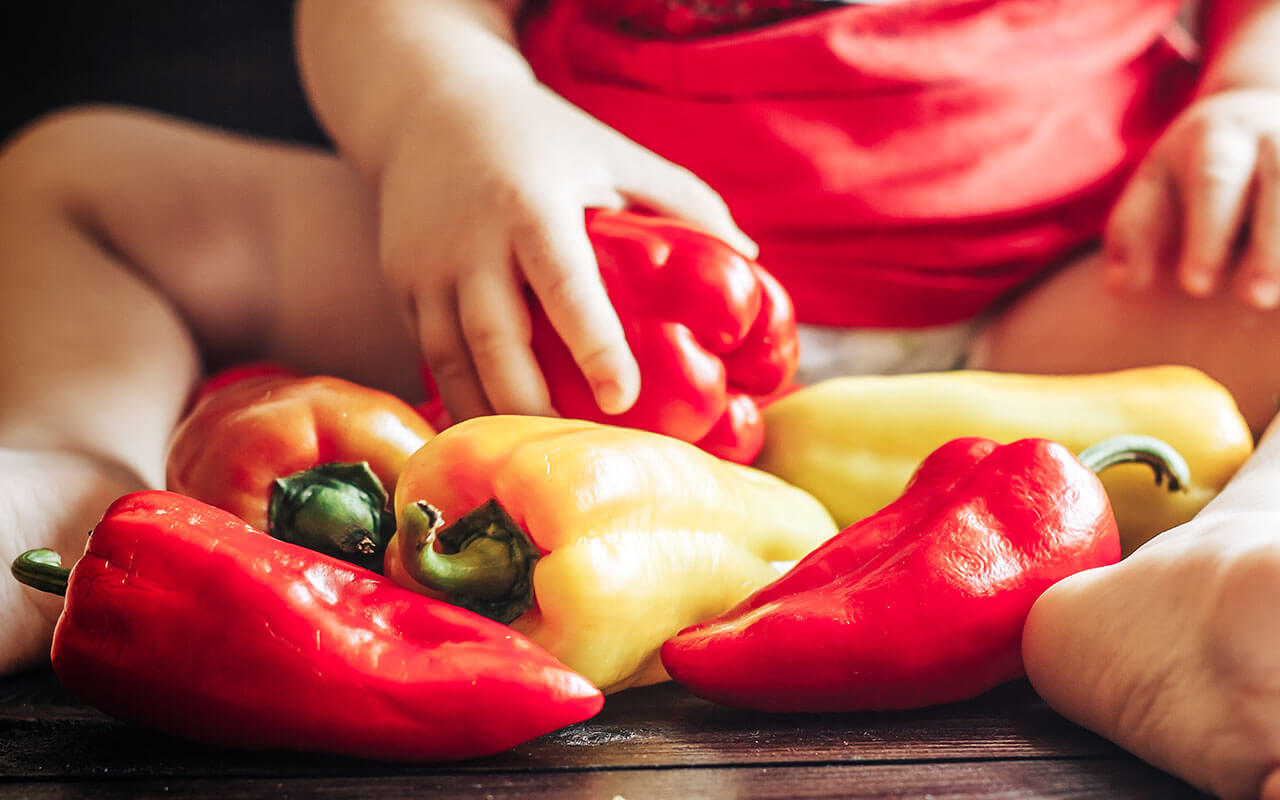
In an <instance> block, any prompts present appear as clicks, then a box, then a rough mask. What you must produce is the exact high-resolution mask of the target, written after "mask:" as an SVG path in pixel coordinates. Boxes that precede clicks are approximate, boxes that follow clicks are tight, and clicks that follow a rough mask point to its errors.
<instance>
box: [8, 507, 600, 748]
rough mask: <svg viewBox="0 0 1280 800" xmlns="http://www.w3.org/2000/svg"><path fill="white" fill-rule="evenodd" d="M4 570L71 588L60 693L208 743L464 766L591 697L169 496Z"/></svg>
mask: <svg viewBox="0 0 1280 800" xmlns="http://www.w3.org/2000/svg"><path fill="white" fill-rule="evenodd" d="M12 569H13V572H14V575H15V576H17V577H18V578H19V579H20V580H22V581H23V582H25V583H28V584H30V585H33V586H36V587H37V588H42V589H46V590H49V591H54V592H59V593H65V594H66V602H65V605H64V607H63V610H62V615H61V616H60V617H59V619H58V623H57V626H56V628H55V629H54V635H53V647H52V650H51V653H50V657H51V660H52V664H53V669H54V672H55V673H56V674H57V676H58V678H59V680H61V681H62V683H63V684H64V685H66V687H67V688H68V689H70V690H71V691H72V692H74V693H75V694H77V695H79V696H80V697H81V698H83V699H84V700H85V701H86V702H88V703H90V704H92V705H94V706H96V707H98V708H100V709H102V710H103V711H106V712H107V713H109V714H111V715H113V716H115V717H118V718H120V719H122V720H125V721H127V722H131V723H133V724H136V725H140V726H144V727H147V728H152V729H155V730H159V731H164V732H167V733H170V734H174V735H178V736H183V737H186V738H191V739H195V740H199V741H203V742H208V743H212V744H217V745H229V746H235V747H249V748H287V749H290V750H309V751H318V752H326V753H338V754H344V755H352V756H361V757H366V758H376V759H385V760H411V761H418V760H424V761H435V760H445V759H456V758H467V757H471V756H479V755H485V754H489V753H495V752H498V751H501V750H505V749H507V748H509V747H512V746H514V745H517V744H519V743H521V742H524V741H526V740H528V739H531V738H533V737H535V736H538V735H541V734H543V733H546V732H548V731H552V730H555V729H557V728H559V727H561V726H564V725H568V724H570V723H574V722H578V721H580V720H583V719H586V718H588V717H590V716H592V715H594V714H595V713H597V712H598V711H599V710H600V708H601V706H602V704H603V698H602V696H601V695H600V693H599V692H598V691H597V690H596V689H595V688H594V687H593V686H591V685H590V684H589V683H588V682H587V681H586V680H584V679H583V678H582V677H581V676H578V675H575V674H574V673H573V672H571V671H570V670H568V669H566V668H565V667H564V665H563V664H560V663H559V662H558V661H556V660H555V659H553V658H552V657H551V656H549V655H548V654H547V653H546V652H545V651H543V650H542V649H541V648H539V647H537V646H536V645H534V644H533V643H531V642H529V641H528V640H527V639H526V638H525V637H523V636H521V635H519V634H518V633H516V632H514V631H512V630H511V629H510V628H508V627H506V626H504V625H499V624H497V623H495V622H492V621H491V620H487V619H484V618H483V617H480V616H478V615H476V614H472V613H470V612H468V611H465V610H464V609H461V608H458V607H456V606H453V605H450V604H448V603H443V602H440V601H437V600H432V599H431V598H428V597H423V596H421V595H418V594H415V593H413V592H409V591H406V590H405V589H403V588H401V587H400V586H398V585H396V584H395V583H394V582H393V581H391V580H390V579H388V578H384V577H382V576H380V575H376V574H374V573H372V572H369V571H368V570H365V569H361V568H359V567H355V566H353V565H351V564H348V563H346V562H343V561H340V560H338V559H334V558H331V557H328V556H325V555H323V554H320V553H316V552H314V551H312V550H309V549H306V548H303V547H298V546H295V545H290V544H287V543H282V542H278V541H276V540H274V539H271V538H270V537H268V536H266V535H265V534H263V533H262V532H260V531H257V530H254V529H253V528H252V527H250V526H249V525H248V524H246V523H245V522H244V521H242V520H240V519H238V518H237V517H235V516H233V515H231V514H229V513H227V512H226V511H222V510H221V509H217V508H214V507H213V506H209V505H206V504H204V503H201V502H200V501H198V500H194V499H192V498H189V497H185V496H183V495H178V494H174V493H172V492H163V491H147V492H137V493H134V494H129V495H125V496H124V497H122V498H120V499H118V500H117V501H116V502H114V503H113V504H112V505H111V506H110V507H109V508H108V509H107V511H106V513H105V515H104V516H103V517H102V520H101V521H100V522H99V523H98V524H97V525H96V526H95V527H94V529H93V531H92V532H91V533H90V535H89V540H88V543H87V545H86V549H85V553H84V556H83V558H81V559H80V560H79V561H78V562H77V563H76V565H75V568H74V569H72V570H70V573H69V574H68V571H67V570H65V569H62V568H61V567H60V562H59V559H58V556H57V554H56V553H52V552H51V551H48V550H43V551H32V552H29V553H26V554H24V555H23V556H20V557H19V558H18V560H17V561H15V562H14V564H13V568H12Z"/></svg>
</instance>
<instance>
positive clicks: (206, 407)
mask: <svg viewBox="0 0 1280 800" xmlns="http://www.w3.org/2000/svg"><path fill="white" fill-rule="evenodd" d="M434 433H435V432H434V430H433V429H432V428H431V426H430V425H429V424H428V423H427V422H426V421H425V420H424V419H423V418H422V416H421V415H420V414H419V413H418V412H417V411H416V410H414V408H413V407H412V406H410V405H408V404H407V403H405V402H403V401H401V400H400V399H398V398H396V397H395V396H393V395H390V394H387V393H386V392H382V391H378V390H376V389H372V388H369V387H366V386H360V385H358V384H355V383H351V382H349V381H345V380H342V379H340V378H333V377H328V376H301V375H299V374H297V373H296V372H293V371H291V370H289V369H286V368H284V367H280V366H275V365H269V364H265V365H264V364H255V365H248V366H244V367H238V368H234V369H232V370H228V371H226V372H223V373H220V374H218V375H215V376H213V377H212V378H210V379H209V380H208V381H207V382H206V383H205V384H204V385H203V386H202V387H201V388H200V390H199V392H198V393H197V395H196V398H195V401H194V404H193V406H192V409H191V411H190V412H189V413H188V414H187V415H186V417H185V418H184V419H183V420H182V422H180V423H179V425H178V427H177V429H176V430H175V431H174V433H173V436H172V437H171V439H170V445H169V455H168V463H167V466H166V481H165V483H166V487H167V488H168V489H170V490H172V491H175V492H179V493H181V494H185V495H190V496H191V497H195V498H198V499H200V500H203V501H205V502H206V503H210V504H212V505H215V506H218V507H219V508H222V509H225V510H227V511H230V512H231V513H233V514H235V515H236V516H238V517H240V518H241V519H243V520H244V521H246V522H248V523H249V524H250V525H252V526H254V527H255V528H258V529H259V530H265V531H267V532H268V533H270V534H271V535H272V536H275V537H276V538H279V539H282V540H284V541H288V542H293V543H295V544H303V545H306V546H308V547H311V548H313V549H316V550H319V551H321V552H324V553H328V554H330V555H333V556H337V557H339V558H344V559H347V560H349V561H352V562H354V563H358V564H361V565H363V566H365V567H368V568H371V569H381V565H382V551H383V550H384V549H385V547H386V542H387V541H388V540H389V539H390V538H391V534H392V532H393V531H394V530H395V516H394V514H392V513H391V512H390V510H389V509H388V508H387V500H388V495H389V488H390V487H394V486H395V481H396V477H397V476H398V475H399V474H400V469H401V468H402V467H403V466H404V463H405V461H407V460H408V458H409V456H410V455H411V454H412V453H413V451H415V450H417V449H418V448H419V447H421V446H422V443H423V442H425V441H426V440H427V439H429V438H431V436H432V435H434Z"/></svg>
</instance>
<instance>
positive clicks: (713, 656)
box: [662, 438, 1185, 711]
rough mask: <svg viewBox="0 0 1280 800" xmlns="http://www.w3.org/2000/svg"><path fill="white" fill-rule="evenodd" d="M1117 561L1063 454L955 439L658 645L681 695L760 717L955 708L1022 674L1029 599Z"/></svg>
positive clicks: (1056, 448) (1103, 501) (1090, 490)
mask: <svg viewBox="0 0 1280 800" xmlns="http://www.w3.org/2000/svg"><path fill="white" fill-rule="evenodd" d="M1175 456H1176V454H1175ZM1112 463H1119V462H1112ZM1184 466H1185V464H1184ZM1158 474H1159V473H1158ZM1182 475H1183V477H1185V472H1183V473H1182ZM1119 558H1120V537H1119V533H1118V531H1117V528H1116V523H1115V519H1114V518H1113V517H1112V514H1111V507H1110V505H1109V503H1108V501H1107V495H1106V492H1105V491H1104V490H1103V486H1102V483H1101V482H1100V481H1099V480H1098V478H1097V476H1096V475H1095V474H1094V473H1093V471H1091V469H1089V468H1088V467H1086V466H1085V465H1084V464H1082V463H1081V462H1080V461H1079V460H1077V458H1076V457H1075V456H1074V455H1073V454H1072V453H1071V452H1070V451H1069V450H1067V449H1066V448H1064V447H1062V446H1061V445H1058V444H1055V443H1052V442H1048V441H1045V440H1042V439H1023V440H1019V441H1016V442H1013V443H1011V444H1008V445H1004V446H1001V445H998V444H997V443H996V442H994V441H992V440H990V439H982V438H961V439H956V440H953V441H951V442H948V443H947V444H945V445H943V446H942V447H940V448H939V449H937V450H936V451H934V452H933V453H932V454H931V455H929V456H928V458H926V459H925V461H924V462H923V463H922V464H921V465H920V468H919V470H918V471H917V472H916V473H915V476H914V477H913V478H912V480H911V483H910V484H909V485H908V487H907V489H906V491H905V493H904V494H903V495H902V496H901V497H900V498H899V499H897V500H895V501H894V502H892V503H890V504H889V505H888V506H886V507H885V508H883V509H881V510H880V511H878V512H877V513H875V514H873V515H871V516H870V517H867V518H865V519H863V520H862V521H860V522H857V523H855V524H854V525H851V526H850V527H848V528H846V529H844V530H843V531H841V532H840V533H839V534H837V535H836V536H834V537H833V538H831V539H830V540H828V541H827V542H825V543H824V544H822V545H821V546H819V547H818V548H817V549H816V550H814V551H813V552H812V553H810V554H809V555H807V556H806V557H805V558H804V559H802V560H801V561H800V562H799V563H798V564H797V565H796V566H795V567H794V568H792V569H791V570H790V571H789V572H787V573H786V574H784V575H783V576H782V577H780V578H779V579H778V580H776V581H774V582H773V583H772V584H770V585H769V586H766V587H764V588H762V589H760V590H758V591H757V592H755V593H754V594H753V595H751V596H750V597H748V598H747V599H746V600H744V601H743V602H742V603H740V604H739V605H738V606H736V607H735V608H733V609H731V610H730V611H728V612H726V613H725V614H723V615H721V616H719V617H716V618H714V619H711V620H708V621H706V622H703V623H700V624H698V625H694V626H692V627H690V628H688V629H686V630H684V631H682V632H681V633H680V634H679V635H677V636H675V637H674V638H672V639H671V640H669V641H668V642H666V643H665V644H664V645H663V648H662V662H663V664H664V665H665V666H666V668H667V670H668V671H669V672H670V674H671V676H672V677H673V678H674V679H675V680H676V681H678V682H680V683H681V684H683V685H684V686H686V687H687V688H688V689H690V690H691V691H692V692H694V693H695V694H698V695H700V696H702V697H705V698H707V699H710V700H714V701H717V702H721V703H726V704H730V705H734V706H740V707H745V708H753V709H761V710H768V711H855V710H869V709H895V708H913V707H918V706H926V705H932V704H936V703H947V702H952V701H957V700H962V699H965V698H969V697H973V696H975V695H977V694H979V693H981V692H984V691H986V690H988V689H991V688H993V687H994V686H996V685H998V684H1000V683H1003V682H1005V681H1008V680H1012V679H1014V678H1017V677H1019V676H1021V675H1022V674H1023V666H1022V658H1021V636H1022V627H1023V623H1024V622H1025V621H1026V617H1027V614H1028V613H1029V612H1030V610H1031V606H1032V604H1033V603H1034V602H1035V600H1036V598H1038V597H1039V596H1040V594H1041V593H1043V592H1044V591H1045V590H1046V589H1048V588H1049V587H1050V586H1051V585H1053V584H1054V583H1055V582H1057V581H1058V580H1060V579H1062V578H1064V577H1066V576H1068V575H1071V574H1073V573H1075V572H1078V571H1080V570H1084V569H1089V568H1091V567H1098V566H1103V565H1106V564H1111V563H1114V562H1116V561H1118V560H1119Z"/></svg>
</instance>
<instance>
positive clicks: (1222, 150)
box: [1104, 89, 1280, 309]
mask: <svg viewBox="0 0 1280 800" xmlns="http://www.w3.org/2000/svg"><path fill="white" fill-rule="evenodd" d="M1104 252H1105V255H1106V258H1107V280H1108V283H1109V284H1110V285H1111V286H1112V287H1114V288H1118V289H1135V290H1140V289H1145V288H1147V287H1149V286H1150V285H1151V284H1152V283H1153V282H1154V280H1155V278H1156V275H1157V273H1158V271H1159V270H1160V269H1161V268H1162V267H1165V266H1166V265H1171V266H1172V267H1173V268H1174V269H1175V270H1176V273H1175V278H1176V281H1177V284H1178V285H1179V286H1180V287H1181V288H1182V290H1183V291H1185V292H1187V293H1188V294H1190V295H1193V296H1197V297H1202V296H1207V295H1210V294H1212V293H1213V292H1215V291H1217V290H1218V289H1219V288H1220V287H1222V286H1223V284H1224V283H1226V282H1228V280H1229V282H1230V284H1231V287H1232V290H1233V291H1234V292H1235V294H1236V295H1237V296H1238V297H1239V298H1240V300H1241V301H1242V302H1244V303H1246V304H1247V305H1250V306H1253V307H1255V308H1259V309H1272V308H1275V307H1277V306H1278V305H1280V91H1276V90H1272V89H1234V90H1230V91H1224V92H1221V93H1218V94H1212V95H1208V96H1205V97H1202V98H1200V99H1198V100H1196V101H1195V102H1193V103H1192V104H1191V105H1190V106H1188V107H1187V109H1186V110H1185V111H1183V112H1182V114H1181V115H1180V116H1179V117H1178V118H1177V119H1175V120H1174V122H1173V124H1172V125H1170V127H1169V129H1168V130H1167V131H1166V132H1165V134H1164V135H1163V136H1162V137H1161V138H1160V139H1159V140H1158V141H1157V142H1156V144H1155V146H1154V147H1152V149H1151V152H1150V153H1148V154H1147V156H1146V159H1145V160H1144V161H1143V162H1142V164H1141V165H1140V166H1139V168H1138V170H1137V172H1136V173H1135V175H1134V176H1133V178H1132V179H1131V180H1130V182H1129V185H1128V187H1127V188H1126V189H1125V191H1124V192H1123V194H1122V195H1121V196H1120V200H1119V201H1118V202H1117V204H1116V207H1115V209H1114V210H1113V211H1112V213H1111V218H1110V220H1109V221H1108V223H1107V230H1106V234H1105V243H1104Z"/></svg>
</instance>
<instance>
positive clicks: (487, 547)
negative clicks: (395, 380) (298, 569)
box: [386, 416, 836, 691]
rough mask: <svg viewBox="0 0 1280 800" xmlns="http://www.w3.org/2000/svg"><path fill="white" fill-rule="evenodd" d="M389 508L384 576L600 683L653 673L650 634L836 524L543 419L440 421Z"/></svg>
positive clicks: (614, 437) (805, 502) (772, 488)
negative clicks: (485, 621) (508, 632)
mask: <svg viewBox="0 0 1280 800" xmlns="http://www.w3.org/2000/svg"><path fill="white" fill-rule="evenodd" d="M494 501H496V503H495V502H494ZM477 509H478V510H477ZM395 510H396V516H397V520H398V523H399V527H398V533H397V535H396V540H395V541H393V543H392V544H391V546H389V547H388V549H387V565H386V566H387V574H389V575H391V576H392V577H394V578H396V579H397V580H401V581H402V582H409V581H413V582H416V583H417V584H422V585H425V586H427V587H430V588H432V589H434V590H436V591H438V592H443V593H444V594H445V595H446V596H447V597H448V599H450V600H451V601H453V602H457V603H458V604H459V605H464V606H465V607H468V608H472V610H476V611H479V612H481V613H484V614H486V615H488V616H491V617H493V618H495V619H500V620H502V621H504V622H505V621H509V622H511V624H512V626H513V627H515V628H517V629H518V630H520V631H521V632H523V633H525V634H526V635H528V636H529V637H530V638H532V639H533V640H534V641H535V642H537V643H538V644H540V645H542V646H543V647H544V648H546V649H547V650H548V651H550V652H551V654H552V655H554V656H556V657H557V658H559V659H560V660H561V661H563V662H564V663H565V664H566V665H568V666H569V667H570V668H572V669H574V670H575V671H577V672H579V673H581V674H582V675H584V676H585V677H587V678H588V679H589V680H590V681H592V682H593V683H594V684H596V685H597V686H599V687H600V688H601V689H603V690H605V691H618V690H620V689H625V688H627V687H630V686H640V685H644V684H647V683H654V682H657V681H661V680H666V679H667V674H666V671H665V670H664V669H663V668H662V664H661V662H660V660H659V659H658V649H659V647H660V646H661V645H662V643H663V642H664V641H666V640H667V639H668V638H670V637H671V636H673V635H674V634H675V633H677V632H678V631H680V630H681V629H683V628H685V627H687V626H689V625H692V624H694V623H696V622H700V621H702V620H704V619H707V618H709V617H712V616H715V615H717V614H719V613H721V612H723V611H726V610H728V609H729V608H731V607H733V606H734V605H736V604H737V603H738V602H739V601H740V600H742V599H743V598H744V597H746V596H747V595H748V594H750V593H751V592H752V591H754V590H755V589H757V588H759V587H761V586H763V585H764V584H766V583H769V582H770V581H772V580H774V579H775V578H777V576H778V571H777V569H776V568H775V567H774V566H773V565H772V564H771V562H777V561H793V560H796V559H799V558H800V557H802V556H804V555H805V554H806V553H808V552H809V551H810V550H812V549H814V548H815V547H817V545H819V544H820V543H822V542H823V541H825V540H826V539H828V538H830V537H831V536H832V535H834V534H835V532H836V527H835V523H834V522H833V521H832V519H831V516H830V515H829V514H828V513H827V511H826V510H825V509H824V508H823V507H822V505H821V504H820V503H819V502H818V501H817V500H815V499H814V498H813V497H811V496H810V495H809V494H807V493H806V492H804V491H803V490H801V489H797V488H795V487H794V486H790V485H788V484H787V483H785V482H783V481H781V480H779V479H778V478H775V477H774V476H772V475H768V474H766V473H763V472H760V471H759V470H755V469H752V468H751V467H744V466H741V465H738V464H732V463H729V462H727V461H722V460H720V459H717V458H715V457H714V456H711V455H709V454H707V453H705V452H703V451H702V450H699V449H698V448H696V447H694V446H693V445H690V444H687V443H685V442H682V441H678V440H676V439H672V438H668V437H666V436H660V435H658V434H654V433H648V432H644V431H637V430H630V429H625V428H616V427H610V426H605V425H598V424H596V423H592V422H583V421H579V420H567V419H549V418H541V417H518V416H488V417H478V418H475V419H471V420H468V421H466V422H463V423H460V424H458V425H455V426H453V427H450V428H447V429H445V430H444V431H443V432H442V433H440V434H438V435H437V436H435V437H434V438H433V439H432V440H431V441H430V442H428V445H427V446H424V447H423V448H422V449H420V450H419V451H418V452H417V453H415V454H414V455H413V456H412V457H411V458H410V459H409V462H408V463H407V464H406V465H405V468H404V470H403V471H402V472H401V475H400V479H399V481H398V483H397V485H396V496H395ZM444 526H447V527H444ZM437 540H438V543H437ZM530 574H531V578H532V580H531V585H530ZM530 588H531V589H532V592H531V593H530V591H529V590H530Z"/></svg>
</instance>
